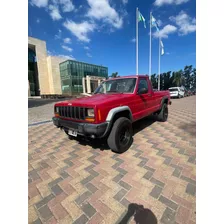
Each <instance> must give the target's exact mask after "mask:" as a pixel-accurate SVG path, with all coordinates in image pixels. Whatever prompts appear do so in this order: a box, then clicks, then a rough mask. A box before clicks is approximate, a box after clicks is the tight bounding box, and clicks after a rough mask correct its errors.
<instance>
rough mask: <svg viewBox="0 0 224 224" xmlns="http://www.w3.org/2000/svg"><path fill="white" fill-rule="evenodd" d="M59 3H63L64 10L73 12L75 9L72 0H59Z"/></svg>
mask: <svg viewBox="0 0 224 224" xmlns="http://www.w3.org/2000/svg"><path fill="white" fill-rule="evenodd" d="M59 3H60V4H61V5H62V11H63V12H71V11H73V10H74V9H75V6H74V5H73V3H72V1H71V0H59Z"/></svg>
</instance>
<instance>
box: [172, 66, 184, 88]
mask: <svg viewBox="0 0 224 224" xmlns="http://www.w3.org/2000/svg"><path fill="white" fill-rule="evenodd" d="M173 75H174V77H173V83H174V84H175V85H176V86H181V85H183V84H184V78H183V70H182V69H181V70H179V71H178V72H173Z"/></svg>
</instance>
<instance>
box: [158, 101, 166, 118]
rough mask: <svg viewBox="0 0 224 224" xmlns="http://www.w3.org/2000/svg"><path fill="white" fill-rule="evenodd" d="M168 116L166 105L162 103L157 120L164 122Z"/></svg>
mask: <svg viewBox="0 0 224 224" xmlns="http://www.w3.org/2000/svg"><path fill="white" fill-rule="evenodd" d="M167 118H168V106H167V104H166V103H164V104H163V106H162V109H161V111H160V112H159V114H158V115H157V119H158V120H159V121H162V122H165V121H167Z"/></svg>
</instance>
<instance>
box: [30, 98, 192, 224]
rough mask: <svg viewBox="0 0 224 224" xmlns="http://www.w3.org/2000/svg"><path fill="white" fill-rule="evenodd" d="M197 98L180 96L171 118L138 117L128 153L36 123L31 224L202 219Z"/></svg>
mask: <svg viewBox="0 0 224 224" xmlns="http://www.w3.org/2000/svg"><path fill="white" fill-rule="evenodd" d="M195 104H196V97H195V96H192V97H187V98H184V99H177V100H173V104H172V105H171V106H170V113H169V119H168V122H165V123H159V122H153V120H152V119H151V118H148V119H144V120H142V121H141V122H137V123H136V124H135V126H134V127H135V132H136V134H135V135H134V142H133V145H132V147H131V148H130V149H129V150H128V151H127V152H125V153H123V154H115V153H113V152H111V151H110V150H107V149H105V150H103V148H104V146H102V145H99V143H89V144H87V145H85V144H84V143H82V144H79V143H78V142H76V141H71V140H68V138H67V136H66V135H65V134H64V133H63V132H62V131H60V130H59V129H57V128H55V127H54V126H53V124H52V123H48V124H43V125H39V126H33V127H29V179H28V182H29V223H76V224H77V223H80V224H84V223H94V224H95V223H105V224H109V223H127V220H129V223H136V222H135V220H137V221H138V223H150V224H155V223H166V224H169V223H180V224H181V223H184V224H187V223H189V224H190V223H195V222H196V196H195V193H196V165H195V164H196V161H195V160H196V158H195V157H196V150H195V146H196V145H195V144H196V141H195V124H196V123H195V118H196V111H195V108H196V105H195ZM90 144H91V145H90ZM99 148H101V149H99ZM133 214H135V215H134V216H133ZM129 218H130V219H129Z"/></svg>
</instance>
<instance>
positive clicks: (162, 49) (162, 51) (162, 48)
mask: <svg viewBox="0 0 224 224" xmlns="http://www.w3.org/2000/svg"><path fill="white" fill-rule="evenodd" d="M160 46H161V55H164V46H163V42H162V41H161V40H160Z"/></svg>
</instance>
